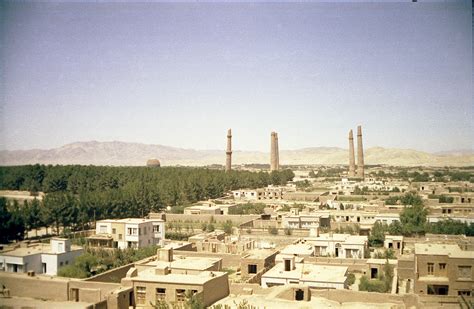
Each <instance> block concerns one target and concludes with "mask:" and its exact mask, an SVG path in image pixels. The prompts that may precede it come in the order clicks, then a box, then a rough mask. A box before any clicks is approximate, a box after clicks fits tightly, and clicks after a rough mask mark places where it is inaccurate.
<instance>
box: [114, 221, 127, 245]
mask: <svg viewBox="0 0 474 309" xmlns="http://www.w3.org/2000/svg"><path fill="white" fill-rule="evenodd" d="M113 229H116V233H115V234H112V237H113V238H114V241H124V240H125V223H123V222H116V223H112V231H113ZM119 234H122V239H119Z"/></svg>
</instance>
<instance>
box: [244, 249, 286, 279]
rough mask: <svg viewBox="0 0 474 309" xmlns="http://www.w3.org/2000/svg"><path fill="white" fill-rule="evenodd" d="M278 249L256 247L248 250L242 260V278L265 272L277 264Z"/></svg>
mask: <svg viewBox="0 0 474 309" xmlns="http://www.w3.org/2000/svg"><path fill="white" fill-rule="evenodd" d="M277 253H278V251H275V250H267V249H255V250H251V251H249V252H248V254H246V255H244V256H243V257H242V259H241V260H240V271H241V276H242V278H244V279H246V278H249V277H252V276H255V275H257V274H258V273H260V272H264V271H266V270H268V269H270V268H271V267H273V266H274V265H275V257H276V255H277Z"/></svg>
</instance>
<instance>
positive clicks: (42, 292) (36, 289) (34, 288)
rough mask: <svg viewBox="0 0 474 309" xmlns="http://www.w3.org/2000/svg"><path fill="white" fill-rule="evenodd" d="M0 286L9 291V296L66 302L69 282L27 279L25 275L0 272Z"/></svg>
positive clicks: (56, 279) (44, 278) (42, 277)
mask: <svg viewBox="0 0 474 309" xmlns="http://www.w3.org/2000/svg"><path fill="white" fill-rule="evenodd" d="M0 285H4V286H5V287H6V288H7V289H9V290H10V295H11V296H21V297H29V298H36V299H46V300H52V301H67V300H68V289H69V280H68V279H62V278H51V279H50V277H46V276H34V277H29V276H27V275H26V274H8V273H4V272H0Z"/></svg>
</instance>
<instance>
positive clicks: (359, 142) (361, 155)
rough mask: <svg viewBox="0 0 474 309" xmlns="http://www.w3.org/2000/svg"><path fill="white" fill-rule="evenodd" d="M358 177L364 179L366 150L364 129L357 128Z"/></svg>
mask: <svg viewBox="0 0 474 309" xmlns="http://www.w3.org/2000/svg"><path fill="white" fill-rule="evenodd" d="M357 177H358V178H362V179H363V178H364V148H363V147H362V127H361V126H358V127H357Z"/></svg>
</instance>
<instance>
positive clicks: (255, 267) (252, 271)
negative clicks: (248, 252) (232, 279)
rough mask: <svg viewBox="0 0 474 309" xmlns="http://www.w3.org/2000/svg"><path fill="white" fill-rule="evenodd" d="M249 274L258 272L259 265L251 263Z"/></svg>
mask: <svg viewBox="0 0 474 309" xmlns="http://www.w3.org/2000/svg"><path fill="white" fill-rule="evenodd" d="M248 271H249V274H256V273H257V265H255V264H249V265H248Z"/></svg>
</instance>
